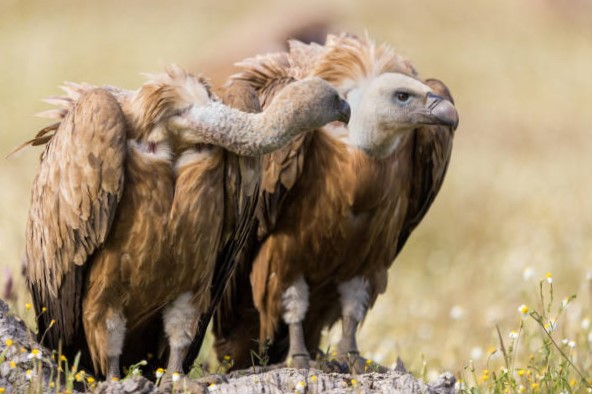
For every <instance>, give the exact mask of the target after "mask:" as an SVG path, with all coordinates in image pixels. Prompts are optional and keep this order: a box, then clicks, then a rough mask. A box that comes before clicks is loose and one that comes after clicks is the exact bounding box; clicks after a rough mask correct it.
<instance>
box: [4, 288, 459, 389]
mask: <svg viewBox="0 0 592 394" xmlns="http://www.w3.org/2000/svg"><path fill="white" fill-rule="evenodd" d="M7 340H10V341H9V343H10V342H12V344H11V346H7V344H6V341H7ZM22 349H24V351H23V350H22ZM33 349H37V351H35V352H32V350H33ZM0 354H4V356H3V357H4V361H3V362H2V363H0V387H3V388H5V389H6V393H23V392H33V391H34V392H38V393H53V392H54V390H53V389H52V388H51V387H50V386H49V384H50V382H51V379H52V378H51V376H55V375H56V371H57V365H56V364H55V362H53V361H52V357H51V352H50V351H48V350H47V349H44V348H43V347H42V346H41V345H39V344H38V343H37V342H36V341H35V335H34V334H33V333H32V332H30V331H29V330H28V329H27V327H26V326H25V324H24V322H23V321H22V320H21V319H19V318H17V317H15V316H11V315H10V313H9V311H8V306H7V305H6V303H4V302H3V301H2V300H1V299H0ZM1 358H2V356H0V361H1ZM11 362H13V363H14V364H12V365H11ZM28 370H29V371H36V373H39V374H40V376H39V377H38V378H34V379H30V380H29V379H28V378H27V371H28ZM215 378H216V379H214V380H211V379H210V380H208V377H206V378H201V379H197V380H193V381H190V380H186V379H183V380H180V381H179V383H178V385H179V387H176V386H174V387H175V388H176V389H177V390H180V392H183V393H203V392H211V393H233V394H234V393H245V394H255V393H257V394H258V393H285V392H292V393H294V392H297V393H304V392H306V393H311V394H312V393H321V392H322V393H334V394H338V393H352V392H353V393H422V394H452V393H456V391H455V389H454V384H455V382H456V380H455V378H454V376H453V375H452V374H451V373H450V372H446V373H444V374H442V375H440V376H439V377H438V378H437V379H436V380H435V381H434V382H432V383H429V384H426V383H424V382H422V381H420V380H418V379H416V378H414V377H413V376H412V375H411V374H409V373H408V372H407V370H406V369H405V367H404V365H403V363H402V362H401V361H400V360H397V366H396V367H395V368H393V369H389V370H387V371H386V372H383V373H378V372H372V373H366V374H360V375H356V376H353V375H350V374H341V373H325V372H322V371H320V370H317V369H308V370H296V369H291V368H286V367H285V366H284V365H277V366H270V367H267V368H257V369H253V368H251V369H247V370H242V371H235V372H233V373H231V374H229V375H226V376H225V377H224V378H221V377H219V376H215ZM226 379H227V380H226ZM54 380H55V379H54ZM214 381H215V382H217V383H210V382H214ZM31 382H35V383H37V384H39V385H40V386H41V387H38V388H35V387H33V389H34V390H31V387H30V385H31ZM62 387H63V386H62ZM172 387H173V386H172V385H169V386H166V387H165V386H163V387H162V388H159V387H156V385H155V384H154V383H153V382H151V381H149V380H148V379H146V378H144V377H142V376H134V377H131V378H128V379H123V380H121V381H117V382H102V383H100V384H99V385H98V387H97V388H96V390H95V393H101V394H115V393H123V394H148V393H154V394H160V393H164V392H168V391H169V390H170V389H171V388H172ZM74 393H75V392H74Z"/></svg>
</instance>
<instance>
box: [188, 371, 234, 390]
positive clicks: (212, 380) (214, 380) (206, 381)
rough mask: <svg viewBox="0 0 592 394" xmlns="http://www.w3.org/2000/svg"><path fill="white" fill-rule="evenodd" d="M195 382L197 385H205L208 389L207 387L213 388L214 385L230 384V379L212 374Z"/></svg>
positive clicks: (194, 380)
mask: <svg viewBox="0 0 592 394" xmlns="http://www.w3.org/2000/svg"><path fill="white" fill-rule="evenodd" d="M193 382H195V383H197V384H201V385H202V386H203V385H205V386H206V387H207V386H211V385H213V384H222V383H228V378H227V377H226V376H224V375H220V374H212V375H208V376H204V377H203V378H199V379H193Z"/></svg>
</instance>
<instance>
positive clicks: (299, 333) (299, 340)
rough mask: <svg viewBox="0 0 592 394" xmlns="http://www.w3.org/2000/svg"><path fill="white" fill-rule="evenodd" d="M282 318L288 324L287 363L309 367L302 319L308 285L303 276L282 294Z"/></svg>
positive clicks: (306, 302) (299, 366)
mask: <svg viewBox="0 0 592 394" xmlns="http://www.w3.org/2000/svg"><path fill="white" fill-rule="evenodd" d="M282 306H283V308H284V314H283V318H284V321H285V322H286V324H288V328H289V335H290V349H289V351H288V363H289V364H291V366H292V367H294V368H298V369H303V368H308V367H309V362H310V354H309V353H308V350H307V349H306V343H305V341H304V330H303V328H302V321H303V320H304V317H305V316H306V311H307V310H308V285H307V284H306V281H305V280H304V278H303V277H300V278H298V280H296V282H294V283H293V284H292V285H291V286H290V287H288V288H287V289H286V291H284V293H283V294H282Z"/></svg>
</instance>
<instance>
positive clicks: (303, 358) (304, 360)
mask: <svg viewBox="0 0 592 394" xmlns="http://www.w3.org/2000/svg"><path fill="white" fill-rule="evenodd" d="M288 367H290V368H296V369H309V368H310V356H309V355H308V354H294V355H292V356H289V358H288Z"/></svg>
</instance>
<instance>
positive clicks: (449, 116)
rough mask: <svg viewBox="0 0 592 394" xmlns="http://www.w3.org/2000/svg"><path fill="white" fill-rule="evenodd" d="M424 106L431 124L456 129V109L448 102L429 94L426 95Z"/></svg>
mask: <svg viewBox="0 0 592 394" xmlns="http://www.w3.org/2000/svg"><path fill="white" fill-rule="evenodd" d="M426 105H427V109H428V112H429V115H428V116H429V117H430V118H431V120H432V122H430V123H431V124H441V125H445V126H452V128H454V129H456V127H457V126H458V112H456V108H454V105H453V104H452V103H451V102H450V101H448V100H446V99H445V98H444V97H441V96H438V95H436V94H434V93H431V92H430V93H428V95H427V103H426Z"/></svg>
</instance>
